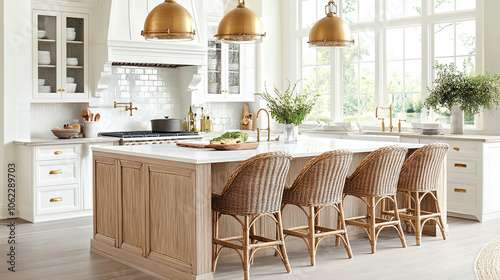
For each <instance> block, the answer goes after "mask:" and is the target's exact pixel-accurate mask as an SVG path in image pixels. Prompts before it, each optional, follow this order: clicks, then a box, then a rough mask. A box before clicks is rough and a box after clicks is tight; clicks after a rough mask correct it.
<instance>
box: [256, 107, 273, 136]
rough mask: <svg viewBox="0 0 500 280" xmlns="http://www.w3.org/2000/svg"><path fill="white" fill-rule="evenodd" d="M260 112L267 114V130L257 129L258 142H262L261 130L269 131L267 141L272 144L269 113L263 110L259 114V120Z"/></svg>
mask: <svg viewBox="0 0 500 280" xmlns="http://www.w3.org/2000/svg"><path fill="white" fill-rule="evenodd" d="M260 111H264V112H266V114H267V128H266V129H260V128H257V142H260V131H261V130H267V141H268V142H270V141H271V118H270V117H269V112H268V111H267V110H266V109H264V108H262V109H260V110H259V111H258V112H257V119H258V118H259V113H260Z"/></svg>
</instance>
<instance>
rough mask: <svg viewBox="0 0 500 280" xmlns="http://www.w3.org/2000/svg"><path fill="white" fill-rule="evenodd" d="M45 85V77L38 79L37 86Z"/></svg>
mask: <svg viewBox="0 0 500 280" xmlns="http://www.w3.org/2000/svg"><path fill="white" fill-rule="evenodd" d="M43 85H45V79H38V86H39V87H41V86H43Z"/></svg>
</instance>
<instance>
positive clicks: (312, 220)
mask: <svg viewBox="0 0 500 280" xmlns="http://www.w3.org/2000/svg"><path fill="white" fill-rule="evenodd" d="M351 162H352V152H351V151H348V150H336V151H330V152H326V153H323V154H321V155H319V156H317V157H315V158H313V159H312V160H311V161H309V163H307V165H306V166H305V167H304V168H303V169H302V171H301V172H300V174H299V175H298V176H297V178H296V179H295V181H294V182H293V184H292V186H291V187H290V188H286V189H285V191H284V193H283V208H284V207H285V206H286V205H288V204H290V205H295V206H297V207H299V208H300V209H301V210H302V211H303V212H304V214H305V215H306V217H307V219H308V221H309V225H307V226H300V227H295V228H290V229H285V230H283V232H284V233H285V234H286V235H291V236H295V237H299V238H302V240H304V241H305V242H306V244H307V247H308V250H309V255H310V258H311V265H315V262H316V250H317V248H318V244H319V243H320V242H321V241H322V240H323V239H324V238H326V237H329V236H337V237H339V238H340V239H342V241H343V243H344V246H345V249H346V251H347V255H348V256H349V258H352V251H351V246H350V245H349V239H348V237H347V231H346V226H345V222H344V211H343V208H342V191H343V189H344V183H345V179H346V177H347V172H348V171H349V166H350V165H351ZM327 207H333V208H334V209H335V210H336V211H337V213H338V221H339V224H338V225H339V226H338V227H337V228H336V229H335V228H329V227H323V226H320V225H319V217H320V216H319V215H320V212H321V210H323V209H325V208H327ZM283 208H282V209H283ZM307 208H309V213H308V211H307V210H306V209H307Z"/></svg>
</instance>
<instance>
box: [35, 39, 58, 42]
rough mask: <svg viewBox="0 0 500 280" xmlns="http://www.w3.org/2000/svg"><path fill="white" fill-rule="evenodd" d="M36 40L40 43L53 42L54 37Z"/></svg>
mask: <svg viewBox="0 0 500 280" xmlns="http://www.w3.org/2000/svg"><path fill="white" fill-rule="evenodd" d="M38 42H40V43H55V42H56V40H54V39H38Z"/></svg>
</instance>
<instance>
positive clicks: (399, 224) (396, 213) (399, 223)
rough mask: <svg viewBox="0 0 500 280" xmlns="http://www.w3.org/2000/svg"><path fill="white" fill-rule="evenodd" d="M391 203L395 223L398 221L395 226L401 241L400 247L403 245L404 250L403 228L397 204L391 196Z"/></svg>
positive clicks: (393, 196)
mask: <svg viewBox="0 0 500 280" xmlns="http://www.w3.org/2000/svg"><path fill="white" fill-rule="evenodd" d="M392 199H393V201H392V203H393V205H394V217H395V219H396V221H398V225H397V228H396V229H397V231H398V235H399V239H400V240H401V245H403V248H406V240H405V236H404V233H403V227H402V226H401V220H400V219H399V212H398V204H397V200H396V195H392Z"/></svg>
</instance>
